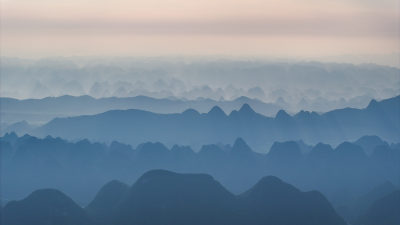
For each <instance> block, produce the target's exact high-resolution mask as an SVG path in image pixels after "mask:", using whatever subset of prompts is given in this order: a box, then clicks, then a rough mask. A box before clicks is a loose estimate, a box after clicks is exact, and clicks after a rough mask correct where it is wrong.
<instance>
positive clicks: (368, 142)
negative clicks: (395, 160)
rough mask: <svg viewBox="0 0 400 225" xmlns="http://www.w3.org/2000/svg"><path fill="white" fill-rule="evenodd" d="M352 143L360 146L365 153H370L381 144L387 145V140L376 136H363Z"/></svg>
mask: <svg viewBox="0 0 400 225" xmlns="http://www.w3.org/2000/svg"><path fill="white" fill-rule="evenodd" d="M354 144H356V145H359V146H361V147H362V148H363V149H364V151H365V153H367V154H368V155H370V154H372V152H373V151H374V149H375V148H376V147H378V146H381V145H388V143H387V142H385V141H383V140H382V139H380V138H379V137H378V136H375V135H374V136H363V137H361V138H359V139H358V140H357V141H355V142H354Z"/></svg>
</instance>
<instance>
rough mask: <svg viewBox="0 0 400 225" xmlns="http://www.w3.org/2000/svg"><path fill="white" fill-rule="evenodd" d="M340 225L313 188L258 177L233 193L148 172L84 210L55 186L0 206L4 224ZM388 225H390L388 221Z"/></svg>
mask: <svg viewBox="0 0 400 225" xmlns="http://www.w3.org/2000/svg"><path fill="white" fill-rule="evenodd" d="M25 224H32V225H36V224H37V225H39V224H40V225H43V224H48V225H55V224H57V225H64V224H65V225H66V224H76V225H78V224H82V225H84V224H86V225H91V224H93V225H102V224H116V225H133V224H148V225H161V224H163V225H168V224H171V225H184V224H194V225H204V224H209V225H213V224H215V225H221V224H222V225H223V224H226V225H228V224H232V225H234V224H243V225H244V224H246V225H253V224H254V225H258V224H271V225H272V224H274V225H290V224H297V225H320V224H325V225H345V224H346V223H345V221H344V220H343V219H342V218H341V217H340V216H339V215H338V214H337V213H336V212H335V210H334V209H333V207H332V206H331V205H330V203H329V202H328V201H327V200H326V198H325V197H324V196H323V195H322V194H321V193H319V192H317V191H311V192H302V191H300V190H298V189H297V188H295V187H294V186H292V185H290V184H287V183H285V182H283V181H282V180H280V179H278V178H277V177H273V176H267V177H263V178H262V179H261V180H260V181H259V182H257V183H256V184H255V185H254V186H253V187H252V188H251V189H249V190H248V191H246V192H244V193H243V194H240V195H233V194H232V193H230V192H229V191H227V190H226V189H225V188H224V187H223V186H222V185H221V184H219V183H218V182H217V181H216V180H214V178H213V177H211V176H210V175H206V174H180V173H174V172H170V171H166V170H152V171H149V172H146V173H145V174H143V175H142V176H141V177H140V178H139V179H138V180H137V181H136V182H135V183H134V184H133V185H132V186H130V187H129V186H128V185H126V184H123V183H121V182H118V181H111V182H110V183H107V184H106V185H105V186H104V187H103V188H101V190H100V191H99V193H98V194H97V195H96V197H95V198H94V200H93V201H92V202H91V203H90V204H89V206H87V207H86V208H81V207H79V206H78V205H77V204H76V203H74V202H73V201H72V200H71V199H70V198H69V197H68V196H66V195H65V194H63V193H62V192H60V191H57V190H54V189H43V190H37V191H34V192H33V193H32V194H30V195H29V196H28V197H26V198H25V199H23V200H19V201H12V202H9V203H8V204H7V205H6V206H5V207H4V225H25ZM388 225H390V224H388Z"/></svg>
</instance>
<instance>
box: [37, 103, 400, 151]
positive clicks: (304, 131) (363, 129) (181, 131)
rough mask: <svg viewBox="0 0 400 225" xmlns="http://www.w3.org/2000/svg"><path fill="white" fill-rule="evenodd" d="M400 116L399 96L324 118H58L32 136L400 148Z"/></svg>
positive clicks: (215, 113)
mask: <svg viewBox="0 0 400 225" xmlns="http://www.w3.org/2000/svg"><path fill="white" fill-rule="evenodd" d="M399 115H400V96H397V97H394V98H390V99H386V100H382V101H380V102H377V101H375V100H373V101H371V102H370V104H369V105H368V107H366V108H364V109H352V108H345V109H338V110H334V111H330V112H327V113H324V114H317V113H315V112H304V111H301V112H299V113H297V114H296V115H293V116H291V115H289V114H287V113H286V112H285V111H283V110H281V111H279V112H278V113H277V114H276V116H275V117H274V118H272V117H266V116H263V115H261V114H259V113H257V112H255V111H254V110H253V109H252V108H251V107H250V106H249V105H247V104H244V105H243V106H242V107H241V108H240V110H237V111H236V110H234V111H232V112H231V113H230V114H229V115H226V114H225V113H224V111H223V110H222V109H221V108H219V107H214V108H212V109H211V110H210V111H209V112H208V113H203V114H200V113H199V112H197V111H195V110H193V109H189V110H186V111H184V112H183V113H175V114H157V113H152V112H148V111H142V110H135V109H131V110H113V111H108V112H105V113H101V114H96V115H91V116H76V117H69V118H56V119H54V120H52V121H50V122H49V123H47V124H45V125H44V126H42V127H39V128H37V129H36V130H34V131H32V133H33V134H34V135H37V136H46V135H52V136H57V137H63V138H66V139H70V140H76V139H82V138H88V139H90V140H96V141H106V142H111V141H115V140H116V141H121V142H124V143H129V144H132V145H138V144H140V143H143V142H146V141H159V142H162V143H164V144H166V145H168V146H172V145H173V144H180V145H190V146H192V147H195V148H200V146H201V145H202V144H205V143H224V144H228V143H232V142H233V141H234V140H235V139H236V138H237V137H242V138H244V139H245V140H246V141H247V142H248V144H249V146H251V147H252V148H253V149H254V150H256V151H258V152H264V151H265V150H266V147H267V146H271V145H272V143H273V142H274V141H279V140H303V141H304V142H306V143H311V144H316V143H318V142H324V143H328V144H334V145H337V144H339V143H340V142H342V141H345V140H351V141H353V140H356V139H358V138H359V137H361V136H364V135H377V136H379V137H381V138H383V139H385V140H387V141H388V142H399V141H400V136H399V135H398V134H399V133H400V117H399ZM368 153H369V152H368Z"/></svg>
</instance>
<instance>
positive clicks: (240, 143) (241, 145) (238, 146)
mask: <svg viewBox="0 0 400 225" xmlns="http://www.w3.org/2000/svg"><path fill="white" fill-rule="evenodd" d="M232 152H243V153H247V152H252V150H251V148H250V147H249V146H248V145H247V143H246V142H245V141H244V140H243V139H242V138H237V139H236V141H235V143H234V144H233V147H232Z"/></svg>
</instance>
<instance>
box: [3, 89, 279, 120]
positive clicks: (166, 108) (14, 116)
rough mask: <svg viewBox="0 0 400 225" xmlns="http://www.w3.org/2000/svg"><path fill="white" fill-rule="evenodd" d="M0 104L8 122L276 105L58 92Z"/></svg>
mask: <svg viewBox="0 0 400 225" xmlns="http://www.w3.org/2000/svg"><path fill="white" fill-rule="evenodd" d="M0 103H1V105H2V108H1V111H0V115H1V117H2V122H7V123H9V124H11V123H15V122H19V121H23V120H27V121H28V122H30V123H43V122H47V121H50V120H51V119H53V118H55V117H67V116H78V115H90V114H97V113H102V112H105V111H109V110H118V109H120V110H122V109H140V110H147V111H152V112H156V113H179V112H183V111H185V110H186V109H188V108H192V109H194V110H196V111H199V112H203V113H205V112H208V111H209V110H210V109H211V108H212V107H213V106H216V105H218V106H219V107H221V108H222V109H223V110H224V111H226V112H231V111H232V110H235V109H239V108H240V107H241V106H242V105H243V104H245V103H246V104H249V105H251V106H252V107H254V108H255V109H256V110H257V111H258V112H259V113H262V114H264V115H269V116H272V115H274V114H275V113H276V112H277V111H278V110H279V106H278V105H277V104H275V103H265V102H262V101H260V100H258V99H252V98H248V97H244V96H242V97H239V98H236V99H233V100H219V101H217V100H212V99H205V98H198V99H196V100H185V99H176V98H175V99H172V98H161V99H158V98H152V97H147V96H136V97H125V98H119V97H110V98H99V99H96V98H93V97H90V96H87V95H85V96H69V95H65V96H60V97H47V98H43V99H24V100H18V99H14V98H0Z"/></svg>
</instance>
